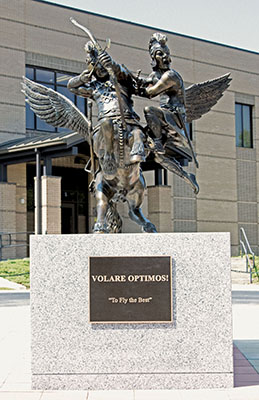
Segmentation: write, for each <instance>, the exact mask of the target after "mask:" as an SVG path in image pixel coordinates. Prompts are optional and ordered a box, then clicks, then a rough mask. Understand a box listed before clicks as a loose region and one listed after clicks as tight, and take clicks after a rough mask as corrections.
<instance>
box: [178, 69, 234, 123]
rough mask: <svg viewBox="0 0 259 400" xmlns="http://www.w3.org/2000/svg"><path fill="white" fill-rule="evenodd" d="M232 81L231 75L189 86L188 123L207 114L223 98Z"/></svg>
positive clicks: (186, 92) (187, 98)
mask: <svg viewBox="0 0 259 400" xmlns="http://www.w3.org/2000/svg"><path fill="white" fill-rule="evenodd" d="M230 81H231V78H230V74H226V75H222V76H220V77H219V78H216V79H212V80H210V81H206V82H202V83H196V84H194V85H191V86H189V87H188V88H187V89H186V90H185V94H186V100H185V101H186V120H187V122H191V121H193V120H194V119H198V118H200V117H201V116H202V115H203V114H206V113H207V112H208V111H209V110H210V109H211V107H213V106H214V105H215V104H216V103H217V101H218V100H219V99H220V98H221V97H222V96H223V92H224V91H225V90H226V89H227V88H228V87H229V85H230Z"/></svg>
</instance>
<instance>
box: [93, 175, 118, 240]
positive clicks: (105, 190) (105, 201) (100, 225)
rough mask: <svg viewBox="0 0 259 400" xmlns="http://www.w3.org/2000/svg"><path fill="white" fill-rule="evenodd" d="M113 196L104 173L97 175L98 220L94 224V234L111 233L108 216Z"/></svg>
mask: <svg viewBox="0 0 259 400" xmlns="http://www.w3.org/2000/svg"><path fill="white" fill-rule="evenodd" d="M113 194H114V193H113V191H112V189H111V187H110V186H109V184H108V183H107V182H106V180H105V179H104V178H103V174H102V172H101V173H99V174H97V177H96V191H95V198H96V210H97V220H96V223H95V224H94V230H93V231H94V233H109V229H108V225H107V221H106V215H107V211H108V206H109V200H110V199H111V198H112V196H113Z"/></svg>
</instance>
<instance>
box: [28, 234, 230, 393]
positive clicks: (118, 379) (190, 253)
mask: <svg viewBox="0 0 259 400" xmlns="http://www.w3.org/2000/svg"><path fill="white" fill-rule="evenodd" d="M138 255H139V256H144V255H145V256H152V255H153V256H157V255H171V256H172V259H173V265H172V276H173V285H172V291H173V292H172V295H173V319H174V321H173V322H172V323H169V324H168V323H167V324H163V323H159V324H152V323H148V324H142V323H139V324H116V323H113V324H93V325H91V324H90V323H89V312H88V308H89V302H88V283H89V276H88V257H89V256H138ZM231 307H232V306H231V280H230V236H229V234H228V233H179V234H178V233H175V234H173V233H172V234H171V233H168V234H166V233H164V234H120V235H115V234H114V235H45V236H34V237H32V238H31V317H32V319H31V322H32V384H33V389H36V390H57V389H63V390H64V389H65V390H107V389H125V390H126V389H146V390H148V389H194V388H195V389H198V388H228V387H232V386H233V357H232V315H231Z"/></svg>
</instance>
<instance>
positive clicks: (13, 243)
mask: <svg viewBox="0 0 259 400" xmlns="http://www.w3.org/2000/svg"><path fill="white" fill-rule="evenodd" d="M31 234H34V232H30V231H27V232H0V261H2V250H3V249H8V248H13V247H28V246H29V244H28V243H27V236H28V235H31ZM16 235H26V239H23V240H19V239H17V238H13V236H16ZM5 237H6V238H5ZM4 242H7V243H4Z"/></svg>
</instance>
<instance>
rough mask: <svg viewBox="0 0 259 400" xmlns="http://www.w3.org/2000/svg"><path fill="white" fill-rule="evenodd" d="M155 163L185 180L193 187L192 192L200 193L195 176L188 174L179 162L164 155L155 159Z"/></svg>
mask: <svg viewBox="0 0 259 400" xmlns="http://www.w3.org/2000/svg"><path fill="white" fill-rule="evenodd" d="M155 161H156V162H158V163H159V164H160V165H162V166H163V167H164V168H166V169H168V171H171V172H173V173H174V174H176V175H178V176H180V177H181V178H183V179H184V180H185V182H187V183H188V184H189V185H191V187H192V190H193V191H194V193H195V194H198V193H199V185H198V183H197V181H196V177H195V175H194V174H191V173H188V172H186V171H185V170H184V169H183V167H182V166H181V165H180V163H179V162H178V161H177V160H175V159H173V158H170V159H169V158H168V157H164V156H163V155H157V156H156V157H155Z"/></svg>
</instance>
